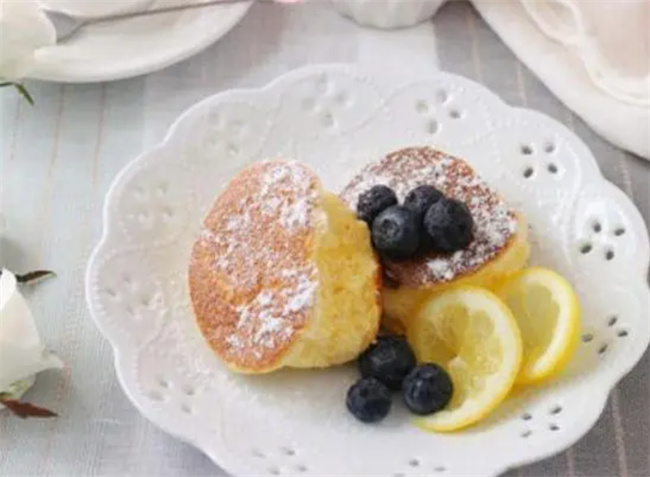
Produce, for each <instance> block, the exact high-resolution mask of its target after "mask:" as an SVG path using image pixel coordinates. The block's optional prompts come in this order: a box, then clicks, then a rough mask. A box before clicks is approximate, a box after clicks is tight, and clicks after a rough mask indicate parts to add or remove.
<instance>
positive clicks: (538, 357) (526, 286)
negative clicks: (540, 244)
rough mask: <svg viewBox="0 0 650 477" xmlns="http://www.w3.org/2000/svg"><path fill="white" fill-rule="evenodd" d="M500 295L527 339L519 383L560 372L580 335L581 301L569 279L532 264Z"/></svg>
mask: <svg viewBox="0 0 650 477" xmlns="http://www.w3.org/2000/svg"><path fill="white" fill-rule="evenodd" d="M498 294H499V296H500V297H501V298H502V299H503V301H505V303H506V304H507V305H508V306H509V307H510V310H512V314H513V315H514V317H515V319H516V320H517V324H518V325H519V329H520V330H521V335H522V339H523V341H524V361H523V363H522V366H521V371H520V372H519V376H518V377H517V383H518V384H533V383H538V382H540V381H542V380H545V379H548V378H550V377H553V376H556V375H557V374H559V373H560V372H561V371H562V370H563V369H564V367H565V366H566V364H567V362H568V361H569V359H570V358H571V355H572V354H573V351H574V350H575V347H576V345H577V343H578V336H579V334H580V303H579V301H578V297H577V296H576V294H575V293H574V291H573V288H572V287H571V285H570V284H569V282H568V281H567V280H566V279H565V278H564V277H562V276H561V275H558V274H557V273H556V272H554V271H552V270H548V269H545V268H538V267H532V268H528V269H526V270H523V271H521V272H519V273H517V274H515V275H514V276H513V277H512V278H510V279H509V280H508V281H507V282H505V283H504V285H503V286H502V287H501V289H500V290H499V291H498Z"/></svg>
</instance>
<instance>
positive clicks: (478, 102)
mask: <svg viewBox="0 0 650 477" xmlns="http://www.w3.org/2000/svg"><path fill="white" fill-rule="evenodd" d="M416 144H433V145H435V146H436V147H439V148H441V149H443V150H447V151H449V152H451V153H455V154H458V155H460V156H463V157H465V158H466V159H467V160H468V161H470V162H471V163H472V165H473V166H474V167H475V168H476V169H477V170H478V171H479V172H480V173H481V174H482V175H483V176H484V177H485V178H486V179H487V180H488V181H489V182H491V183H493V184H494V185H495V186H497V188H498V189H499V190H500V191H501V192H502V193H503V194H504V195H505V196H506V198H507V199H508V200H509V201H510V202H511V203H512V204H513V205H514V206H516V207H518V208H520V209H522V210H523V211H524V213H525V214H526V216H527V217H528V219H529V221H530V223H531V226H532V237H533V256H532V261H533V263H536V264H544V265H546V266H550V267H553V268H555V269H557V270H559V271H560V272H561V273H563V274H565V275H566V276H567V277H568V278H569V279H570V280H571V281H572V282H573V283H574V284H575V286H576V288H577V291H578V293H579V295H580V298H581V300H582V304H583V307H584V330H583V338H584V341H583V342H582V343H581V345H580V347H579V350H578V352H577V354H576V356H575V359H574V360H573V361H572V363H571V366H570V369H569V371H568V373H567V374H566V376H564V377H563V378H562V379H560V380H558V381H555V382H553V383H552V384H550V385H548V386H546V387H543V388H541V389H537V390H530V391H527V392H523V393H521V394H520V395H518V396H517V397H516V398H511V399H509V400H508V401H507V402H506V403H505V404H504V405H502V406H501V408H500V409H499V410H498V412H496V414H495V415H494V416H492V417H491V418H490V419H489V420H488V421H487V422H484V423H482V424H480V425H479V426H477V427H474V428H472V429H469V430H467V431H464V432H462V433H459V434H454V435H434V434H428V433H425V432H423V431H420V430H419V429H417V428H416V427H414V426H413V425H411V424H410V423H409V420H408V417H407V414H406V412H405V411H404V410H403V409H401V406H399V405H397V406H395V407H396V410H395V411H394V412H393V413H392V414H391V415H390V416H389V418H388V419H387V420H386V421H385V422H383V423H382V424H380V425H377V426H368V425H362V424H360V423H358V422H356V421H355V420H354V419H353V418H352V417H351V416H350V415H348V413H347V412H346V410H345V406H344V395H345V391H346V389H347V387H348V386H349V384H350V383H351V382H352V381H353V380H354V379H355V377H356V371H355V369H354V367H353V366H350V367H340V368H336V369H330V370H327V371H319V372H315V371H311V372H307V371H305V372H280V373H276V374H273V375H270V376H261V377H243V376H238V375H234V374H232V373H230V372H228V371H226V370H225V369H224V368H223V367H222V366H221V365H220V363H219V361H218V360H217V358H216V357H215V356H214V355H213V354H212V352H211V350H210V349H209V348H208V346H207V344H206V343H205V342H204V341H203V339H202V338H201V336H200V335H199V333H198V330H197V328H196V326H195V324H194V321H193V317H192V313H191V311H190V305H189V301H188V294H187V291H186V285H185V275H186V268H187V261H188V257H189V252H190V248H191V244H192V242H193V240H194V238H195V237H196V235H197V233H198V231H199V229H200V221H201V218H202V216H203V214H204V213H205V212H206V211H207V209H208V208H209V206H210V204H211V202H212V200H213V198H214V196H215V194H217V193H218V192H219V191H220V190H221V189H222V188H223V187H224V185H225V184H226V182H227V181H228V180H229V179H230V178H231V177H233V175H234V174H236V173H237V171H238V170H240V169H241V168H242V167H243V166H245V165H246V164H249V163H251V162H253V161H256V160H259V159H262V158H268V157H274V156H291V157H294V158H299V159H301V160H303V161H305V162H307V163H309V164H310V165H311V166H312V167H313V168H314V169H315V170H316V171H317V172H318V173H319V174H320V175H321V177H322V179H323V180H324V183H325V184H326V186H328V187H329V188H330V189H332V190H339V189H340V188H341V187H342V186H343V185H344V184H345V182H346V181H347V180H348V178H349V177H351V175H352V174H354V172H355V171H357V170H358V169H359V168H360V167H361V166H362V165H363V164H365V163H366V162H368V161H371V160H374V159H377V158H378V157H380V155H381V154H383V153H385V152H387V151H390V150H393V149H397V148H400V147H402V146H407V145H416ZM649 257H650V247H649V245H648V235H647V232H646V228H645V225H644V224H643V221H642V219H641V216H640V214H639V212H638V211H637V210H636V208H635V207H634V205H633V204H632V203H631V202H630V200H629V199H628V198H627V196H625V194H623V193H622V192H621V191H620V190H619V189H617V188H616V187H614V186H613V185H612V184H610V183H609V182H607V181H606V180H605V179H604V178H603V177H602V176H601V174H600V172H599V170H598V167H597V165H596V162H595V161H594V159H593V157H592V155H591V153H590V152H589V150H588V149H587V148H586V147H585V146H584V145H583V144H582V143H581V142H580V141H579V140H578V139H577V138H576V136H575V135H574V134H573V133H571V132H570V131H568V130H567V129H566V128H565V127H564V126H562V125H560V124H558V123H557V122H555V121H553V120H551V119H549V118H548V117H546V116H543V115H541V114H539V113H535V112H533V111H528V110H522V109H514V108H511V107H508V106H507V105H505V104H504V103H502V102H501V101H500V100H499V99H498V98H497V97H496V96H494V95H493V94H491V93H490V92H488V91H487V90H485V89H484V88H483V87H481V86H479V85H477V84H475V83H472V82H470V81H468V80H465V79H462V78H460V77H456V76H451V75H447V74H443V73H435V74H433V76H430V77H427V78H424V77H422V78H417V79H412V78H410V79H404V78H399V77H391V76H390V75H389V74H388V73H386V72H385V71H384V72H381V73H379V72H368V71H359V70H356V69H353V68H351V67H345V66H318V67H310V68H307V69H303V70H299V71H297V72H293V73H290V74H288V75H286V76H284V77H282V78H280V79H279V80H277V81H275V82H274V83H272V84H271V85H270V86H268V87H266V88H264V89H261V90H250V91H249V90H247V91H231V92H227V93H224V94H220V95H217V96H214V97H211V98H208V99H206V100H205V101H203V102H201V103H199V104H197V105H196V106H194V107H193V108H191V109H190V110H189V111H188V112H186V113H185V114H184V115H183V116H182V117H181V118H180V119H179V120H178V121H177V122H176V124H175V125H174V126H173V127H172V129H171V131H170V133H169V135H168V136H167V138H166V139H165V141H164V143H163V144H161V145H159V146H158V147H156V148H155V149H153V150H150V151H148V152H146V153H145V154H143V155H142V156H140V157H139V158H138V159H137V160H135V161H134V162H133V163H131V164H130V165H129V166H128V167H127V168H126V169H125V170H124V171H122V173H121V174H120V175H119V177H118V178H117V179H116V180H115V182H114V184H113V186H112V187H111V190H110V192H109V194H108V197H107V199H106V206H105V209H104V235H103V237H102V239H101V243H100V244H99V245H98V247H97V249H96V250H95V252H94V254H93V256H92V259H91V262H90V264H89V267H88V273H87V296H88V302H89V306H90V310H91V313H92V316H93V317H94V319H95V320H96V322H97V324H98V326H99V327H100V329H101V330H102V332H103V333H104V334H105V336H106V337H107V338H108V339H109V341H110V342H111V344H112V345H113V347H114V350H115V361H116V367H117V372H118V376H119V378H120V380H121V382H122V385H123V387H124V389H125V391H126V393H127V394H128V396H129V397H130V398H131V400H132V401H133V403H134V404H135V405H136V406H137V407H138V408H139V409H140V411H141V412H142V413H143V414H144V415H146V416H147V417H148V418H149V419H151V420H152V421H153V422H154V423H156V424H157V425H159V426H160V427H162V428H163V429H165V430H167V431H168V432H170V433H171V434H174V435H176V436H178V437H179V438H181V439H183V440H186V441H188V442H191V443H193V444H194V445H196V446H197V447H199V448H200V449H201V450H203V451H204V452H205V453H206V454H207V455H209V456H210V458H212V459H213V460H214V461H215V462H216V463H218V464H219V465H221V466H222V467H223V468H225V469H226V470H228V471H229V472H231V473H232V474H234V475H297V474H305V475H340V476H344V475H345V476H349V475H373V476H374V475H390V476H398V475H399V476H411V475H432V474H433V475H438V474H440V475H464V476H469V475H472V476H474V475H476V476H493V475H497V474H499V473H501V472H503V471H505V470H506V469H508V468H510V467H513V466H517V465H521V464H524V463H527V462H531V461H535V460H538V459H542V458H544V457H547V456H550V455H552V454H554V453H557V452H560V451H561V450H563V449H565V448H567V447H568V446H570V445H571V444H573V443H574V442H575V441H576V440H578V439H579V438H580V437H581V436H582V435H584V434H585V433H586V432H587V431H588V430H589V428H590V427H591V426H592V425H593V424H594V423H595V421H596V419H597V418H598V416H599V415H600V413H601V411H602V409H603V406H604V405H605V401H606V399H607V395H608V393H609V392H610V390H611V389H612V388H613V386H614V385H615V384H616V383H617V381H618V380H620V379H621V377H623V375H625V374H626V373H627V372H628V371H629V370H630V369H631V368H632V367H633V366H634V364H635V363H636V362H637V361H638V360H639V358H640V357H641V355H642V353H643V352H644V350H645V349H646V347H647V345H648V341H649V339H650V320H648V317H647V310H648V309H649V307H650V294H649V291H648V285H647V283H646V278H645V277H646V272H647V267H648V261H649Z"/></svg>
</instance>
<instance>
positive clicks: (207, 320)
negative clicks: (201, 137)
mask: <svg viewBox="0 0 650 477" xmlns="http://www.w3.org/2000/svg"><path fill="white" fill-rule="evenodd" d="M380 280H381V273H380V269H379V265H378V263H377V260H376V257H375V255H374V252H373V250H372V246H371V242H370V236H369V232H368V229H367V227H366V226H365V224H364V223H363V222H361V221H359V220H357V219H356V216H355V214H354V213H353V212H352V211H351V210H350V209H349V208H348V207H347V206H346V205H345V203H344V202H343V201H342V200H341V199H339V198H338V197H337V196H335V195H333V194H331V193H328V192H325V191H323V190H322V187H321V184H320V181H319V180H318V177H317V176H316V175H315V174H314V173H313V172H312V171H311V170H310V169H308V168H307V167H306V166H304V165H302V164H300V163H297V162H290V161H272V162H261V163H256V164H253V165H252V166H250V167H248V168H247V169H245V170H243V171H242V172H241V173H240V174H239V175H238V176H237V177H236V178H235V179H233V181H232V182H231V183H230V184H229V185H228V187H227V188H226V190H225V191H224V192H223V193H222V194H221V195H220V196H219V197H218V198H217V199H216V201H215V203H214V204H213V206H212V209H211V210H210V212H209V213H208V215H207V217H206V218H205V221H204V229H203V231H202V233H201V235H200V237H199V238H198V239H197V241H196V242H195V244H194V248H193V250H192V257H191V261H190V266H189V287H190V296H191V300H192V305H193V309H194V314H195V316H196V320H197V323H198V326H199V328H200V330H201V332H202V334H203V336H204V337H205V339H206V340H207V341H208V343H209V344H210V346H211V347H212V349H213V350H214V351H215V352H216V354H217V355H218V356H219V357H220V358H221V359H222V360H223V361H224V362H225V363H226V365H227V366H229V367H230V368H231V369H233V370H236V371H240V372H245V373H264V372H269V371H273V370H275V369H278V368H281V367H285V366H287V367H298V368H310V367H326V366H331V365H334V364H340V363H343V362H346V361H350V360H353V359H355V358H356V357H357V356H358V354H359V353H361V351H363V350H364V349H365V348H366V347H367V346H368V345H369V344H370V342H371V341H372V340H373V339H374V337H375V335H376V333H377V329H378V327H379V319H380V313H381V312H380V306H381V303H380V301H381V300H380V297H379V289H380Z"/></svg>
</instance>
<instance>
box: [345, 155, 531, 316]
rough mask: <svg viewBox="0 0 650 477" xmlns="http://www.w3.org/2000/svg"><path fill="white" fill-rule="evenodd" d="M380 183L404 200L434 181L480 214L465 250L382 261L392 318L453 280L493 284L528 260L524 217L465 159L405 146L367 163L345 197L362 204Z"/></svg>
mask: <svg viewBox="0 0 650 477" xmlns="http://www.w3.org/2000/svg"><path fill="white" fill-rule="evenodd" d="M375 185H386V186H388V187H390V188H391V189H393V190H394V191H395V193H396V194H397V197H398V199H399V201H400V202H402V201H403V200H404V198H405V196H406V195H407V194H408V192H409V191H411V190H412V189H414V188H415V187H418V186H421V185H432V186H434V187H436V188H437V189H439V190H440V191H441V192H442V193H444V194H445V195H446V196H448V197H451V198H454V199H457V200H460V201H462V202H464V203H465V204H466V205H467V207H468V208H469V210H470V212H471V214H472V217H473V219H474V239H473V241H472V242H471V243H470V244H469V246H467V247H466V248H465V249H463V250H460V251H457V252H455V253H451V254H441V253H434V252H431V253H428V254H425V255H424V256H419V257H416V258H413V259H409V260H402V261H395V260H388V259H387V260H382V264H383V267H384V273H385V276H386V285H385V288H384V291H383V293H384V307H385V311H386V314H387V315H388V318H389V320H393V321H394V320H399V321H402V322H404V321H406V320H408V315H411V314H412V313H414V311H415V308H417V306H418V305H419V304H420V303H421V302H422V301H423V300H424V299H426V297H427V296H429V295H430V294H431V293H436V292H439V291H440V290H441V289H443V288H446V287H448V286H450V285H453V284H456V283H461V282H462V283H465V284H474V285H478V286H485V287H491V286H492V285H493V284H494V283H495V281H498V280H499V279H500V278H503V277H504V276H505V275H508V274H509V273H512V272H514V271H516V270H517V269H520V268H521V267H523V266H524V265H525V263H526V260H527V258H528V250H529V246H528V241H527V226H526V223H525V221H524V219H523V217H522V216H521V215H519V214H517V213H516V212H515V211H514V210H512V209H510V208H509V207H508V206H507V205H506V204H505V202H504V200H503V198H502V197H501V196H500V195H499V194H498V193H497V192H496V191H495V190H493V189H492V188H491V187H490V186H489V185H488V184H487V183H486V182H485V181H484V180H483V179H481V177H480V176H479V175H478V174H477V173H476V172H475V171H474V169H472V167H471V166H470V165H469V164H468V163H467V162H465V161H464V160H462V159H459V158H456V157H453V156H451V155H449V154H446V153H444V152H441V151H437V150H435V149H433V148H431V147H412V148H407V149H402V150H400V151H396V152H393V153H391V154H388V155H387V156H386V157H385V158H383V159H382V160H380V161H378V162H375V163H372V164H370V165H368V166H367V167H365V168H364V169H363V170H362V171H361V172H359V173H358V174H357V175H356V176H355V177H354V178H353V179H352V181H350V183H349V184H348V185H347V187H345V189H344V190H343V192H342V193H341V197H342V198H343V199H344V200H345V201H346V202H347V203H348V205H350V206H351V207H353V208H356V203H357V200H358V197H359V194H361V193H362V192H364V191H366V190H368V189H370V188H371V187H372V186H375Z"/></svg>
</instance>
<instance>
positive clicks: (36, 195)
mask: <svg viewBox="0 0 650 477" xmlns="http://www.w3.org/2000/svg"><path fill="white" fill-rule="evenodd" d="M395 55H398V56H395ZM406 55H408V56H406ZM404 58H408V60H409V62H412V64H413V65H414V66H417V67H427V68H434V67H439V68H441V69H443V70H447V71H451V72H454V73H458V74H461V75H464V76H467V77H469V78H471V79H473V80H476V81H478V82H481V83H483V84H485V85H486V86H487V87H488V88H490V89H492V90H493V91H495V92H496V93H497V94H499V95H500V96H501V97H502V98H503V99H504V100H505V101H506V102H508V103H510V104H513V105H523V106H526V107H530V108H534V109H538V110H540V111H542V112H544V113H546V114H548V115H550V116H552V117H554V118H556V119H557V120H559V121H561V122H562V123H564V124H566V125H567V126H568V127H569V128H571V129H573V130H574V131H575V132H576V133H577V134H578V136H580V137H581V138H582V139H583V140H584V141H585V142H586V143H587V145H588V146H589V147H590V148H591V150H592V151H593V152H594V154H595V156H596V158H597V160H598V162H599V164H600V167H601V169H602V170H603V172H604V174H605V176H606V177H607V178H608V179H609V180H611V181H612V182H614V183H615V184H617V185H618V186H619V187H620V188H621V189H623V190H624V191H625V192H626V193H627V194H628V195H629V196H630V197H632V199H633V200H634V202H635V203H636V205H637V206H638V207H639V209H640V210H641V212H642V214H643V216H644V217H645V219H646V221H649V222H650V163H647V162H645V161H643V160H641V159H639V158H636V157H633V156H631V155H629V154H626V153H625V152H622V151H620V150H618V149H616V148H614V147H612V146H610V145H609V144H607V143H606V142H604V141H603V140H601V139H600V138H599V137H598V136H596V135H595V134H594V133H593V132H592V131H591V130H590V129H588V128H587V127H586V126H585V125H584V123H583V122H582V121H581V120H580V119H578V118H577V117H576V116H575V115H574V114H572V113H571V112H570V111H568V110H567V109H566V108H564V107H563V106H562V104H560V103H559V102H558V101H557V100H556V99H555V98H554V97H553V96H552V95H551V94H550V93H549V92H548V91H547V89H546V88H545V87H544V86H543V85H542V84H540V83H539V81H537V80H536V79H535V78H534V77H533V76H532V75H531V74H530V73H529V72H528V71H527V70H526V69H525V67H523V66H522V65H521V64H520V63H519V62H518V61H517V59H516V58H515V57H514V56H513V55H512V54H511V53H510V52H509V51H508V50H507V49H506V47H505V46H504V45H503V44H502V43H501V42H500V41H499V39H498V38H497V37H496V36H495V35H494V34H493V33H492V32H491V31H490V30H489V29H488V28H487V27H486V26H485V24H484V23H483V22H482V20H481V19H480V18H479V17H478V16H477V15H476V13H475V12H474V11H473V9H472V8H471V7H470V6H469V5H468V4H466V3H452V4H449V5H447V6H445V7H444V8H443V9H442V11H441V12H440V13H439V14H438V15H437V16H436V18H435V19H434V21H433V22H431V23H428V24H424V25H421V26H419V27H417V28H415V29H412V30H409V31H400V32H390V33H389V32H376V31H371V30H364V29H361V28H358V27H357V26H356V25H354V24H353V23H351V22H349V21H347V20H345V19H342V18H340V17H339V16H338V15H337V14H336V13H335V12H334V11H333V10H332V9H331V7H330V6H329V4H328V3H325V2H317V3H312V4H310V5H305V6H301V7H291V8H280V7H271V6H264V5H258V6H256V7H254V8H253V9H252V10H251V12H250V14H249V15H248V16H247V17H246V18H245V19H244V21H243V22H242V23H241V24H240V25H239V26H238V27H237V28H236V29H235V30H234V31H233V32H232V33H231V34H229V35H228V36H227V37H226V38H225V39H224V40H223V41H221V42H219V43H218V44H216V45H214V46H213V47H211V48H209V49H208V50H206V51H205V52H203V53H202V54H200V55H198V56H196V57H194V58H192V59H191V60H189V61H186V62H183V63H181V64H179V65H176V66H173V67H171V68H168V69H166V70H164V71H162V72H159V73H155V74H152V75H149V76H146V77H141V78H136V79H132V80H126V81H117V82H114V83H110V84H97V85H76V86H73V85H70V86H62V85H56V84H44V83H30V84H29V88H30V89H31V91H32V93H33V94H34V96H35V98H36V101H37V104H36V106H35V107H33V108H32V107H30V106H28V105H26V104H25V103H23V102H21V101H19V100H18V99H17V97H15V96H14V95H13V94H12V93H11V92H8V91H3V92H2V94H1V96H0V98H1V107H0V110H1V111H2V126H1V134H0V147H1V157H0V161H1V162H0V164H1V170H0V192H1V201H0V207H1V211H2V225H3V228H2V232H1V235H0V260H1V263H2V265H4V266H6V267H8V268H11V269H13V270H16V271H19V272H20V271H25V270H29V269H34V268H41V267H46V268H51V269H53V270H55V271H56V272H57V273H58V277H57V278H56V279H54V280H51V281H49V282H46V283H43V284H42V285H40V286H39V287H38V288H36V289H34V291H33V292H32V293H31V294H30V300H31V303H32V304H33V308H34V311H35V314H36V315H37V319H38V322H39V327H40V329H41V330H42V334H43V336H44V338H45V340H46V341H47V343H48V344H49V345H50V346H51V347H52V348H54V349H55V350H57V351H58V353H59V355H60V356H61V357H62V359H63V360H64V361H65V362H66V363H67V365H68V366H67V368H66V369H65V370H64V371H63V372H48V373H44V374H43V375H42V376H41V377H40V378H39V380H38V383H37V384H36V386H35V388H34V389H33V391H31V392H30V394H29V395H28V397H29V398H30V399H32V400H34V401H36V402H37V403H42V404H44V405H47V406H49V407H51V408H53V409H55V410H56V411H58V412H59V413H60V415H61V417H60V418H58V419H56V420H49V421H42V420H32V421H20V420H18V419H15V418H12V417H9V416H8V415H7V414H6V413H2V414H0V475H2V476H24V475H61V476H86V475H100V476H117V475H123V476H204V475H205V476H208V475H224V474H223V472H222V471H220V470H219V469H218V468H217V467H215V466H214V465H213V464H212V463H211V462H210V461H209V460H208V459H207V458H206V457H204V456H203V455H202V454H201V453H200V452H199V451H197V450H195V449H193V448H192V447H191V446H189V445H186V444H183V443H181V442H178V441H177V440H175V439H174V438H172V437H169V436H167V435H166V434H165V433H163V432H162V431H159V430H158V429H157V428H155V427H154V426H153V425H151V424H150V423H149V422H148V421H146V420H145V419H144V418H143V417H142V416H140V414H139V413H138V412H137V411H136V410H135V408H134V407H133V406H132V405H131V404H130V403H129V401H128V400H127V399H126V397H125V396H124V394H123V393H122V391H121V389H120V386H119V384H118V382H117V379H116V377H115V372H114V369H113V362H112V355H111V349H110V346H109V345H108V343H107V342H106V341H105V340H104V339H102V337H101V336H100V334H99V332H98V331H97V329H96V328H95V326H94V325H93V323H92V322H91V320H90V317H89V316H88V312H87V310H86V305H85V301H84V296H83V281H84V269H85V265H86V262H87V260H88V256H89V254H90V252H91V250H92V247H93V245H94V244H95V242H96V241H97V240H98V238H99V236H100V231H101V221H102V217H101V206H102V202H103V197H104V194H105V192H106V190H107V189H108V187H109V185H110V183H111V181H112V180H113V178H114V177H115V175H116V174H117V172H118V171H119V170H120V169H121V168H122V167H123V166H124V165H125V164H126V163H127V162H128V161H129V160H131V159H132V158H133V157H135V156H136V155H137V154H138V153H139V152H140V151H142V149H143V148H145V147H147V146H149V145H151V144H153V143H155V142H157V141H159V140H160V139H161V138H162V137H163V134H164V132H165V130H166V129H167V128H168V126H169V125H170V123H171V122H172V121H173V120H174V119H175V118H176V117H177V116H178V115H179V114H180V113H181V112H182V111H183V110H184V109H186V108H187V107H188V106H190V105H191V104H193V103H194V102H196V101H197V100H199V99H201V98H203V97H205V96H207V95H210V94H213V93H216V92H218V91H221V90H224V89H228V88H232V87H254V86H261V85H263V84H265V83H266V82H268V81H270V80H272V79H273V78H274V77H275V76H277V75H279V74H281V73H283V72H285V71H287V70H290V69H292V68H295V67H299V66H302V65H305V64H309V63H320V62H360V63H364V62H373V63H375V64H377V63H378V62H380V64H381V62H386V67H391V65H392V64H393V62H394V61H397V60H398V59H399V60H403V59H404ZM603 114H607V112H606V111H603ZM509 475H511V476H540V477H542V476H544V477H546V476H589V477H596V476H603V477H604V476H607V477H610V476H621V477H627V476H638V477H647V476H649V475H650V357H649V356H648V353H646V355H645V357H644V358H643V360H642V361H641V362H640V363H639V365H638V366H637V367H636V368H635V369H634V371H633V372H632V373H631V374H630V375H629V376H627V377H626V378H625V379H624V380H623V381H622V382H621V384H620V385H619V386H618V388H617V389H616V390H615V391H614V393H613V394H612V397H611V399H610V402H609V404H608V406H607V408H606V410H605V413H604V414H603V416H602V418H601V419H600V421H599V422H598V424H597V425H596V427H595V428H594V429H593V430H592V431H591V432H590V433H589V434H588V435H587V436H586V437H585V438H584V439H582V440H581V441H580V442H579V443H578V444H577V445H576V446H575V447H573V448H572V449H570V450H569V451H567V452H565V453H563V454H561V455H559V456H557V457H555V458H552V459H550V460H547V461H545V462H540V463H538V464H535V465H532V466H529V467H526V468H522V469H518V470H514V471H512V472H511V473H510V474H509Z"/></svg>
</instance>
